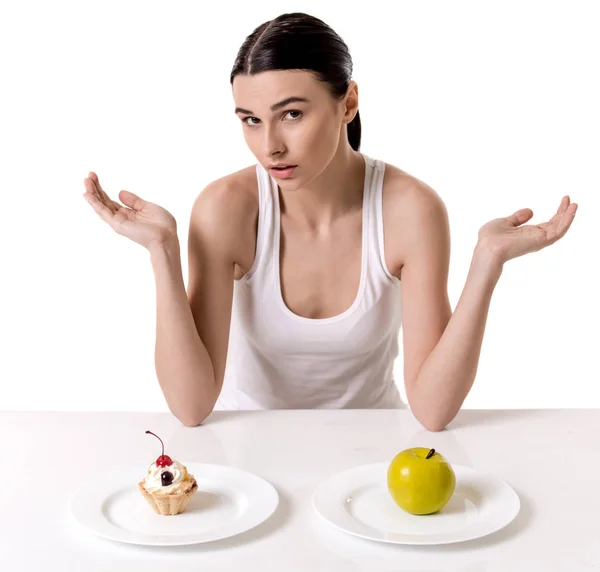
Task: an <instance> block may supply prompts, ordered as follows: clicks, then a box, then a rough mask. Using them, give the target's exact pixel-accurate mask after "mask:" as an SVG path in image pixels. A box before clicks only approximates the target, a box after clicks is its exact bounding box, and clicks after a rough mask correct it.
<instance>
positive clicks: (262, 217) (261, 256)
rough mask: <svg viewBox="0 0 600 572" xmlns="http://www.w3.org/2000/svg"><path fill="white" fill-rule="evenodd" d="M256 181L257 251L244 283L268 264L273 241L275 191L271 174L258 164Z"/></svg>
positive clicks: (243, 279) (244, 277)
mask: <svg viewBox="0 0 600 572" xmlns="http://www.w3.org/2000/svg"><path fill="white" fill-rule="evenodd" d="M256 180H257V184H258V224H257V229H256V249H255V253H254V262H253V263H252V267H251V268H250V270H248V272H246V274H245V275H244V276H243V278H242V281H243V282H245V281H247V280H250V278H252V276H253V275H254V274H255V273H256V271H257V270H258V269H259V268H260V267H261V266H263V265H264V264H266V263H268V261H269V260H270V255H271V252H270V251H271V247H272V240H273V224H274V209H273V189H272V188H271V187H272V181H271V177H270V175H269V173H268V172H267V171H266V170H265V168H264V167H263V166H262V165H261V164H260V163H257V164H256Z"/></svg>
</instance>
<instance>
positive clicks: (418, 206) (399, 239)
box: [382, 163, 449, 276]
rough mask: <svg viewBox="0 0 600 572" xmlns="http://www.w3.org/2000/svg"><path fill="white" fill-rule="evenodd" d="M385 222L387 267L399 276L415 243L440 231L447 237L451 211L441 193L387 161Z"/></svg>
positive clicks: (443, 238) (442, 239) (440, 235)
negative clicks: (449, 212) (449, 211)
mask: <svg viewBox="0 0 600 572" xmlns="http://www.w3.org/2000/svg"><path fill="white" fill-rule="evenodd" d="M382 202H383V225H384V244H385V258H386V262H387V264H388V268H389V270H390V272H391V273H392V274H394V275H395V276H400V272H401V270H402V267H403V266H404V264H405V263H406V261H407V260H408V258H409V257H410V253H411V252H412V251H414V246H415V245H416V244H419V243H422V241H423V240H426V239H427V238H431V237H434V236H435V235H437V239H438V241H439V242H443V241H444V240H446V238H449V237H447V235H448V233H449V231H448V213H447V210H446V205H445V204H444V201H443V200H442V198H441V197H440V195H439V194H438V193H437V192H436V191H435V190H434V189H433V188H432V187H431V186H429V185H428V184H427V183H425V182H424V181H422V180H420V179H418V178H417V177H415V176H413V175H411V174H409V173H407V172H406V171H403V170H402V169H400V168H398V167H396V166H394V165H391V164H389V163H385V176H384V181H383V198H382Z"/></svg>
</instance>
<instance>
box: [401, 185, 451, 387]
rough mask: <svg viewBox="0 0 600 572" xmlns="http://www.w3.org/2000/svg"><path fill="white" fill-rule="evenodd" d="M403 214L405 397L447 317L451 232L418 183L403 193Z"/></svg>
mask: <svg viewBox="0 0 600 572" xmlns="http://www.w3.org/2000/svg"><path fill="white" fill-rule="evenodd" d="M403 210H404V212H405V213H406V215H405V217H404V218H403V229H402V235H403V241H402V242H403V253H404V261H403V262H404V263H403V266H402V268H401V274H400V278H401V295H402V328H403V356H404V381H405V387H406V392H407V397H408V396H409V393H411V390H412V388H413V386H414V382H415V380H416V378H417V376H418V374H419V371H420V369H421V366H422V365H423V363H424V361H425V360H426V358H427V357H428V356H429V354H430V353H431V351H432V350H433V348H434V347H435V346H436V345H437V343H438V341H439V340H440V338H441V336H442V334H443V332H444V330H445V329H446V326H447V325H448V322H449V320H450V317H451V315H452V310H451V308H450V302H449V299H448V270H449V264H450V230H449V223H448V213H447V211H446V207H445V205H444V203H443V201H442V199H441V198H440V197H439V196H438V194H437V193H436V192H435V191H434V190H433V189H431V187H429V186H427V185H426V184H424V183H422V182H420V181H419V182H418V183H416V184H415V185H414V187H413V188H412V189H410V191H409V192H408V193H407V196H406V197H405V205H404V209H403Z"/></svg>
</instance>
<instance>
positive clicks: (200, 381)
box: [150, 240, 217, 425]
mask: <svg viewBox="0 0 600 572" xmlns="http://www.w3.org/2000/svg"><path fill="white" fill-rule="evenodd" d="M150 258H151V261H152V268H153V270H154V276H155V279H156V307H157V312H156V346H155V367H156V375H157V377H158V381H159V383H160V386H161V389H162V391H163V393H164V395H165V398H166V400H167V403H168V405H169V408H170V410H171V411H172V412H173V414H174V415H175V416H176V417H177V418H178V419H179V420H181V421H182V423H184V424H185V425H197V424H199V423H201V422H202V421H203V420H204V418H205V417H206V416H207V415H208V414H209V413H210V412H211V411H212V409H213V407H214V404H215V401H216V399H217V394H216V384H215V380H214V372H213V366H212V362H211V359H210V356H209V354H208V352H207V350H206V347H205V346H204V344H203V342H202V340H201V339H200V336H199V334H198V330H197V329H196V325H195V323H194V317H193V315H192V310H191V308H190V304H189V300H188V297H187V293H186V290H185V284H184V281H183V272H182V267H181V254H180V248H179V242H178V241H177V240H175V241H173V242H170V243H169V244H166V245H164V246H162V247H160V248H155V249H153V250H152V251H151V253H150Z"/></svg>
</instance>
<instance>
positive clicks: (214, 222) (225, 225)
mask: <svg viewBox="0 0 600 572" xmlns="http://www.w3.org/2000/svg"><path fill="white" fill-rule="evenodd" d="M257 220H258V184H257V181H256V166H255V165H251V166H249V167H246V168H244V169H241V170H239V171H236V172H234V173H230V174H228V175H225V176H224V177H221V178H219V179H216V180H214V181H212V182H211V183H209V184H208V185H207V186H206V187H205V188H204V189H202V191H201V192H200V194H199V195H198V197H197V198H196V199H195V201H194V205H193V207H192V213H191V216H190V233H192V232H196V233H198V234H200V235H202V236H203V237H205V240H206V242H208V243H210V247H211V249H215V250H218V251H220V252H221V253H226V254H227V255H230V256H231V257H232V258H233V260H234V262H235V263H236V265H239V266H240V267H242V268H243V267H244V265H245V264H247V261H248V257H249V256H250V257H251V258H252V259H253V257H254V245H255V242H256V223H257ZM249 244H250V245H251V246H252V248H249ZM250 251H251V254H250V255H249V254H248V252H250ZM251 265H252V263H251V262H250V266H251Z"/></svg>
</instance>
